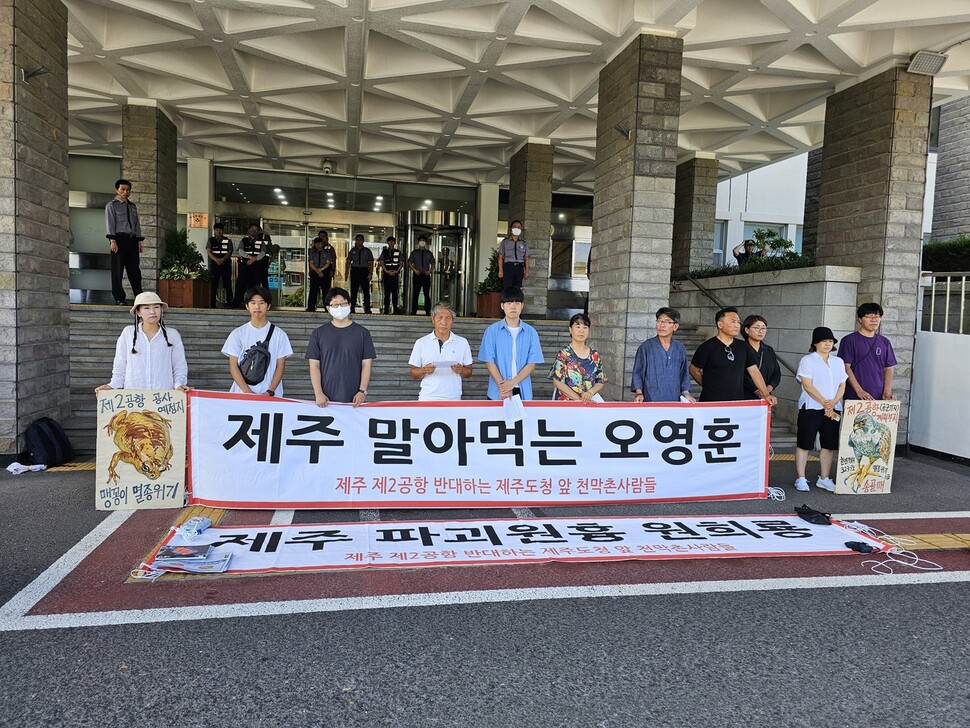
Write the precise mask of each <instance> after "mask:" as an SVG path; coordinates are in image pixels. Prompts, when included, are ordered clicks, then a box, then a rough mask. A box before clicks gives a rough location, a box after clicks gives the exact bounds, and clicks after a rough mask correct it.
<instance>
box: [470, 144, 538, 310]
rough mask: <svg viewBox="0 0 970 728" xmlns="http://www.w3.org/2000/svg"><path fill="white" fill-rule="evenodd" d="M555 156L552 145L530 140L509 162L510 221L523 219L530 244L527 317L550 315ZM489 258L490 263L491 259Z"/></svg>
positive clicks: (526, 297) (526, 295)
mask: <svg viewBox="0 0 970 728" xmlns="http://www.w3.org/2000/svg"><path fill="white" fill-rule="evenodd" d="M552 159H553V150H552V144H539V143H536V142H527V143H526V144H524V145H523V146H522V148H521V149H519V151H517V152H516V153H515V154H513V155H512V159H511V161H510V163H509V222H510V223H511V222H512V221H513V220H521V221H522V224H523V225H524V226H525V227H524V229H523V232H522V237H523V238H525V240H526V242H528V243H529V279H528V280H526V281H523V283H522V289H523V292H524V293H525V308H524V311H525V315H526V316H527V317H538V318H545V317H546V309H547V297H548V293H549V292H548V287H549V248H550V245H551V243H550V228H551V226H550V224H549V219H550V217H551V215H552ZM505 232H506V233H507V232H508V231H507V230H506V231H505ZM489 254H491V249H490V246H489ZM485 260H486V262H487V260H488V258H486V259H485Z"/></svg>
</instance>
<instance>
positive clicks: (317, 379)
mask: <svg viewBox="0 0 970 728" xmlns="http://www.w3.org/2000/svg"><path fill="white" fill-rule="evenodd" d="M324 304H325V305H326V307H327V312H328V313H329V314H330V315H331V317H332V318H331V320H330V321H329V322H328V323H325V324H324V325H323V326H320V327H319V328H317V329H315V330H314V332H313V333H312V334H310V343H309V345H308V346H307V351H306V358H307V360H308V361H309V364H310V383H311V384H312V385H313V393H314V396H315V398H316V402H317V404H318V405H320V406H321V407H326V406H327V404H329V403H330V401H331V400H333V401H334V402H352V403H353V405H354V406H355V407H356V406H357V405H359V404H362V403H363V402H364V399H365V398H366V397H367V387H368V385H369V384H370V374H371V363H372V362H373V360H374V359H376V358H377V352H376V351H375V350H374V340H373V339H372V338H371V335H370V331H368V330H367V329H365V328H364V327H363V326H361V325H360V324H358V323H355V322H353V321H351V320H350V294H349V293H347V291H345V290H344V289H343V288H331V289H330V290H329V291H328V292H327V295H326V296H325V297H324Z"/></svg>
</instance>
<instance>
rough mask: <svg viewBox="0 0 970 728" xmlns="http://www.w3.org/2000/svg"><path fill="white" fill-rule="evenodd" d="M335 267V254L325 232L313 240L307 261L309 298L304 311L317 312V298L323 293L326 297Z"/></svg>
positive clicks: (321, 232)
mask: <svg viewBox="0 0 970 728" xmlns="http://www.w3.org/2000/svg"><path fill="white" fill-rule="evenodd" d="M336 265H337V253H336V251H335V250H334V249H333V246H332V245H331V244H330V236H329V235H327V231H326V230H321V231H320V233H319V234H318V235H317V236H316V237H315V238H314V239H313V247H312V248H311V249H310V256H309V258H308V259H307V266H308V267H309V271H307V277H308V278H309V279H310V296H309V298H308V299H307V304H306V310H307V311H316V310H317V298H319V296H320V294H321V293H323V295H324V296H326V295H327V291H329V290H330V285H331V283H332V282H333V272H334V269H335V267H336Z"/></svg>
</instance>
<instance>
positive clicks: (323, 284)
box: [306, 268, 333, 311]
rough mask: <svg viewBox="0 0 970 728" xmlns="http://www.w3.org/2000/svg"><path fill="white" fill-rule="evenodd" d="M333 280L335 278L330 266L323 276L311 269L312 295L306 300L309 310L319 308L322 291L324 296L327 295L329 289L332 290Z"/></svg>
mask: <svg viewBox="0 0 970 728" xmlns="http://www.w3.org/2000/svg"><path fill="white" fill-rule="evenodd" d="M331 280H333V276H332V275H331V274H330V269H329V268H327V269H326V270H325V271H324V272H323V275H322V276H318V275H317V274H316V273H314V272H313V271H310V295H309V297H308V298H307V302H306V308H307V311H316V310H317V299H318V298H320V294H321V293H323V295H324V296H326V295H327V291H329V290H330V281H331Z"/></svg>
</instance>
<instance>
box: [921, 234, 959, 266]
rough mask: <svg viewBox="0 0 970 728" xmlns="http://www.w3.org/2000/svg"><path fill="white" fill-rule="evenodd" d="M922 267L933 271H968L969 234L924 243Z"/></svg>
mask: <svg viewBox="0 0 970 728" xmlns="http://www.w3.org/2000/svg"><path fill="white" fill-rule="evenodd" d="M922 268H923V270H928V271H933V272H934V273H956V272H965V271H970V235H961V236H960V237H959V238H953V239H952V240H939V241H937V240H934V241H932V242H929V243H927V244H926V245H924V246H923V264H922Z"/></svg>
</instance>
